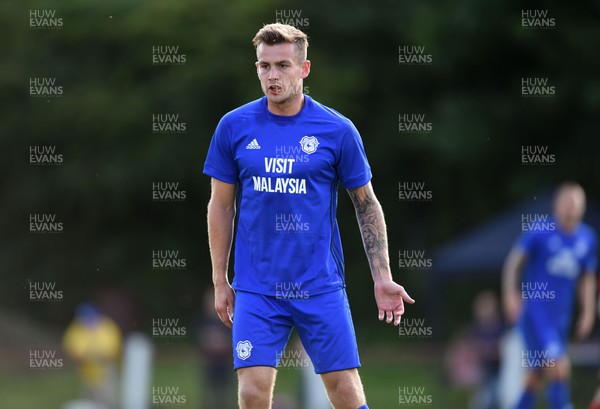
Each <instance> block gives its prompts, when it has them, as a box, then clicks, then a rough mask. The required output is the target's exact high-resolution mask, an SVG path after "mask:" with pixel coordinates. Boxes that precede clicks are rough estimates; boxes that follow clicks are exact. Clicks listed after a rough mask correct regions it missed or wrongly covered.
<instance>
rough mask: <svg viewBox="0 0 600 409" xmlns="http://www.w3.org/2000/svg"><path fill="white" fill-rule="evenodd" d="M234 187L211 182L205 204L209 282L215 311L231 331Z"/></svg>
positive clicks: (213, 180) (215, 181)
mask: <svg viewBox="0 0 600 409" xmlns="http://www.w3.org/2000/svg"><path fill="white" fill-rule="evenodd" d="M235 189H236V185H234V184H231V183H225V182H222V181H220V180H218V179H215V178H212V180H211V195H210V201H209V202H208V243H209V245H210V258H211V261H212V280H213V285H214V286H215V309H216V311H217V314H218V315H219V318H220V319H221V321H223V323H224V324H225V325H226V326H227V327H229V328H231V325H232V317H233V305H234V301H235V300H234V298H235V296H234V293H233V289H232V288H231V285H230V284H229V278H228V277H227V270H228V267H229V254H230V252H231V243H232V240H233V221H234V218H235V211H236V209H235V192H236V190H235Z"/></svg>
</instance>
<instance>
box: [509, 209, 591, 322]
mask: <svg viewBox="0 0 600 409" xmlns="http://www.w3.org/2000/svg"><path fill="white" fill-rule="evenodd" d="M549 220H550V223H549V225H550V226H554V229H552V230H548V229H546V230H545V231H537V232H536V231H534V232H528V233H524V234H523V235H522V236H521V237H520V239H519V240H518V242H517V247H518V248H520V249H521V250H522V251H523V252H524V253H525V255H526V257H527V261H526V264H525V267H524V271H523V278H522V283H521V294H522V297H523V300H524V311H523V313H524V314H531V315H532V316H533V317H535V316H539V317H540V318H543V319H547V322H550V323H555V324H556V325H559V326H561V327H563V328H565V330H566V327H568V325H569V322H570V320H571V315H572V309H573V304H574V301H575V297H576V295H577V292H576V285H577V282H578V280H579V278H580V277H581V275H582V274H584V273H591V274H593V273H595V270H596V266H597V258H596V235H595V233H594V230H593V229H592V228H591V227H590V226H588V225H586V224H583V223H581V224H579V226H578V227H577V228H576V229H575V230H574V231H573V232H571V233H565V232H563V231H561V230H560V229H559V227H558V224H557V223H556V222H555V220H554V219H553V218H551V219H549Z"/></svg>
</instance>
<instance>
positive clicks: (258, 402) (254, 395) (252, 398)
mask: <svg viewBox="0 0 600 409" xmlns="http://www.w3.org/2000/svg"><path fill="white" fill-rule="evenodd" d="M238 398H239V401H240V402H239V403H240V408H255V407H268V405H269V403H270V401H271V391H270V388H269V386H268V385H266V384H264V383H260V382H256V381H255V382H241V383H240V385H239V391H238Z"/></svg>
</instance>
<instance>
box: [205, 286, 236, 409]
mask: <svg viewBox="0 0 600 409" xmlns="http://www.w3.org/2000/svg"><path fill="white" fill-rule="evenodd" d="M202 301H203V309H202V317H201V318H200V321H199V323H198V327H197V337H198V347H199V349H200V354H201V358H202V361H201V379H202V395H201V396H202V405H201V408H202V409H213V408H220V409H231V408H233V407H234V401H235V399H233V397H234V396H235V385H234V376H233V372H232V371H231V364H232V359H231V334H230V332H229V330H228V329H227V328H225V327H224V326H223V324H222V323H221V321H220V320H219V317H218V316H217V313H216V312H215V295H214V290H213V289H212V288H211V289H208V290H206V292H205V294H204V299H203V300H202Z"/></svg>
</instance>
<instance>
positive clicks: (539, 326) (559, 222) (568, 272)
mask: <svg viewBox="0 0 600 409" xmlns="http://www.w3.org/2000/svg"><path fill="white" fill-rule="evenodd" d="M553 206H554V209H553V210H554V216H553V217H548V218H545V217H538V218H537V220H536V221H535V222H533V223H526V224H525V226H526V227H527V231H526V232H524V233H523V234H522V236H521V237H520V238H519V240H518V241H517V243H516V244H515V246H514V247H513V249H512V250H511V253H510V254H509V256H508V258H507V261H506V263H505V268H504V277H503V278H504V283H503V284H504V295H505V298H504V302H505V308H506V312H507V316H508V318H509V320H510V321H513V322H516V324H517V328H518V330H519V331H520V333H521V334H522V336H523V340H524V342H525V347H526V349H525V350H524V351H523V352H522V355H521V363H522V366H523V367H524V368H526V369H527V371H528V373H527V381H526V385H525V390H524V392H523V393H522V396H521V398H520V400H519V402H518V403H517V406H516V408H517V409H527V408H533V407H534V405H535V392H536V390H537V388H538V386H539V384H540V383H541V381H542V380H544V378H547V380H548V381H549V385H548V388H547V395H548V399H547V400H548V403H549V404H550V406H551V407H552V408H556V409H558V408H560V409H565V408H569V407H572V406H570V405H571V402H570V397H569V391H568V384H567V381H568V374H569V362H568V357H567V355H566V353H567V342H568V339H569V329H570V326H571V317H572V316H573V309H574V304H575V301H576V300H577V299H579V302H580V309H581V316H580V319H579V320H578V322H577V324H576V336H577V338H579V339H582V338H584V337H586V336H587V335H588V334H589V332H590V331H591V329H592V326H593V323H594V317H595V312H594V304H595V288H596V276H595V272H596V267H597V257H596V235H595V233H594V231H593V229H592V228H591V227H590V226H588V225H586V224H584V223H582V222H581V219H582V217H583V214H584V210H585V193H584V191H583V189H582V188H581V187H580V186H579V185H577V184H574V183H566V184H563V185H561V186H560V187H559V188H558V189H557V192H556V194H555V198H554V204H553ZM519 278H520V280H519Z"/></svg>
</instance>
